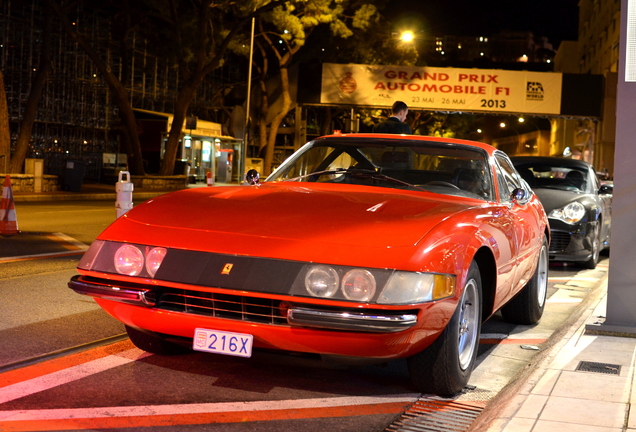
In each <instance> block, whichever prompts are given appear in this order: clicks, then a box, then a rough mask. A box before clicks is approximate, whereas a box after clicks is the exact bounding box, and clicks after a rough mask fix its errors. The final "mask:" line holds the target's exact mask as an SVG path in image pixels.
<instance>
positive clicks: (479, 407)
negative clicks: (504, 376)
mask: <svg viewBox="0 0 636 432" xmlns="http://www.w3.org/2000/svg"><path fill="white" fill-rule="evenodd" d="M484 406H485V403H481V402H473V403H467V402H457V401H455V400H447V399H441V398H435V397H431V398H422V399H420V400H418V401H417V402H415V404H413V406H411V408H409V409H408V410H407V411H406V412H405V413H404V414H402V415H401V416H400V417H399V418H398V419H397V420H396V421H394V422H393V423H392V424H391V425H389V427H387V428H386V429H385V430H386V432H400V431H403V432H406V431H438V432H463V431H466V430H468V428H469V427H470V425H471V424H472V423H473V422H474V421H475V419H476V418H477V416H478V415H479V414H480V413H481V412H482V411H483V410H484Z"/></svg>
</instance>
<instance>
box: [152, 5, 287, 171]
mask: <svg viewBox="0 0 636 432" xmlns="http://www.w3.org/2000/svg"><path fill="white" fill-rule="evenodd" d="M284 3H291V2H289V0H287V1H286V0H276V1H266V0H265V1H263V0H261V1H258V0H251V1H245V2H238V3H237V2H235V1H233V0H217V1H215V2H213V1H212V0H201V1H198V2H179V1H177V0H167V3H165V2H155V1H152V2H148V7H149V8H153V9H152V10H153V12H154V14H155V15H156V16H157V17H158V18H159V21H157V22H162V23H163V25H164V28H165V31H163V32H161V31H160V30H159V29H157V32H156V35H157V40H158V41H161V43H160V46H163V47H164V48H165V49H166V52H170V53H172V55H173V57H174V61H175V64H176V65H177V67H178V69H179V74H180V75H181V76H183V77H184V79H183V82H182V84H181V86H180V88H179V91H178V93H177V96H176V101H175V108H174V113H173V114H174V117H173V120H172V125H171V127H170V131H169V134H168V140H167V142H166V149H165V153H164V156H163V160H162V163H161V169H160V174H163V175H167V174H171V173H172V170H173V169H174V164H175V161H176V156H177V151H178V149H179V142H180V139H181V131H182V128H183V123H184V121H185V119H186V117H187V113H188V109H189V106H190V101H191V100H192V98H193V96H194V95H195V92H196V91H197V89H198V88H199V86H200V85H201V83H202V82H203V80H204V79H205V77H206V76H207V75H209V74H210V73H211V72H212V71H214V70H215V69H217V68H218V67H220V66H221V65H222V64H223V60H224V56H225V54H226V52H227V51H228V47H229V45H230V44H231V42H232V41H233V39H234V38H235V37H236V36H237V34H238V33H239V31H240V30H242V29H244V28H245V27H246V24H247V23H249V22H250V20H251V19H252V17H257V16H259V15H260V14H262V13H264V12H267V11H269V10H271V9H273V8H275V7H277V6H279V5H282V4H284ZM166 12H168V13H167V14H166Z"/></svg>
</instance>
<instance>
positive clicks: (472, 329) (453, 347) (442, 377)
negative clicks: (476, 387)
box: [407, 262, 481, 396]
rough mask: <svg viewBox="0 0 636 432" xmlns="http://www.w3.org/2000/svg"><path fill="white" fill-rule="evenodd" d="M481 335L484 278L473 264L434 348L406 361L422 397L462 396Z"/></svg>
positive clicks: (412, 379)
mask: <svg viewBox="0 0 636 432" xmlns="http://www.w3.org/2000/svg"><path fill="white" fill-rule="evenodd" d="M480 332H481V277H480V274H479V267H478V266H477V264H476V263H474V262H473V263H472V264H471V266H470V270H469V272H468V275H467V278H466V284H465V285H464V289H463V290H462V295H461V298H460V301H459V303H458V305H457V309H456V310H455V313H454V314H453V316H452V318H451V320H450V321H449V323H448V325H447V326H446V328H445V329H444V331H443V332H442V333H441V334H440V335H439V337H438V338H437V339H436V340H435V342H433V344H432V345H431V346H429V347H428V348H427V349H425V350H424V351H422V352H419V353H417V354H415V355H413V356H412V357H409V358H408V359H407V364H408V369H409V375H410V377H411V381H412V382H413V385H414V386H415V388H416V389H417V390H418V391H420V392H422V393H433V394H438V395H442V396H447V395H454V394H456V393H459V392H460V391H461V390H462V389H463V388H464V387H466V384H468V380H469V378H470V375H471V373H472V371H473V368H474V366H475V358H477V348H478V346H479V334H480Z"/></svg>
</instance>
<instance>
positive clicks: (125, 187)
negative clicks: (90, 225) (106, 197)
mask: <svg viewBox="0 0 636 432" xmlns="http://www.w3.org/2000/svg"><path fill="white" fill-rule="evenodd" d="M124 176H125V177H126V179H125V180H124ZM133 189H134V185H133V184H132V182H131V181H130V173H129V172H128V171H120V172H119V181H118V182H117V184H116V185H115V191H116V192H117V202H116V203H115V208H116V209H117V217H119V216H121V215H123V214H124V213H126V212H127V211H128V210H130V209H131V208H133V202H132V193H133Z"/></svg>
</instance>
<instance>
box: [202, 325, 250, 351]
mask: <svg viewBox="0 0 636 432" xmlns="http://www.w3.org/2000/svg"><path fill="white" fill-rule="evenodd" d="M253 339H254V336H252V335H250V334H244V333H232V332H225V331H219V330H208V329H202V328H198V329H196V330H195V331H194V340H193V341H192V349H194V350H196V351H205V352H210V353H216V354H225V355H231V356H238V357H251V356H252V341H253Z"/></svg>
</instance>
